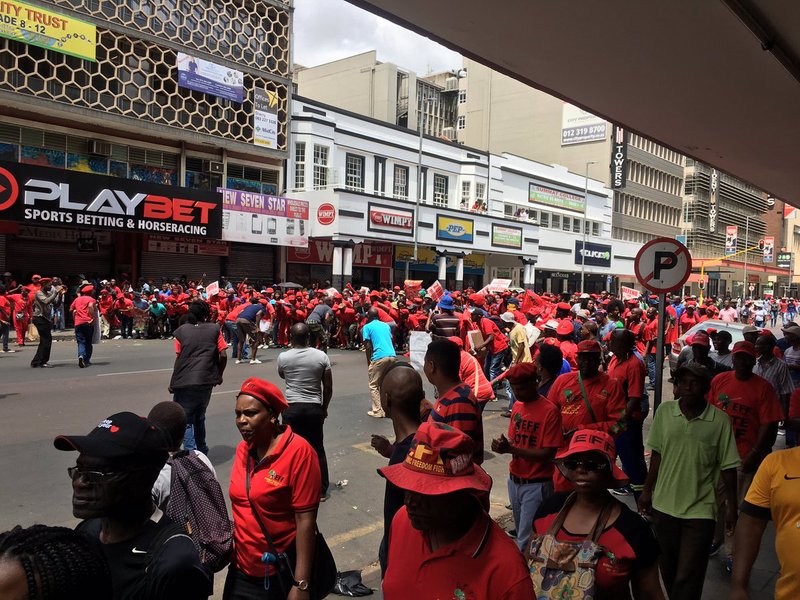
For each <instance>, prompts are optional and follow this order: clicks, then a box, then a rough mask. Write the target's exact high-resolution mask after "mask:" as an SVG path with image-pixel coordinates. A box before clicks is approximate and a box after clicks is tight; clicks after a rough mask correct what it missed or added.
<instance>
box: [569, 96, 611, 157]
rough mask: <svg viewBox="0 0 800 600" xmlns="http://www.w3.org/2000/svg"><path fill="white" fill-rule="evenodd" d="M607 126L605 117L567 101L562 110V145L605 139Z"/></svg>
mask: <svg viewBox="0 0 800 600" xmlns="http://www.w3.org/2000/svg"><path fill="white" fill-rule="evenodd" d="M607 127H608V123H606V121H605V120H604V119H601V118H600V117H598V116H595V115H593V114H592V113H590V112H586V111H585V110H583V109H581V108H578V107H577V106H573V105H572V104H569V103H567V102H565V103H564V107H563V109H562V112H561V145H562V146H571V145H573V144H585V143H587V142H600V141H603V140H605V139H606V129H607Z"/></svg>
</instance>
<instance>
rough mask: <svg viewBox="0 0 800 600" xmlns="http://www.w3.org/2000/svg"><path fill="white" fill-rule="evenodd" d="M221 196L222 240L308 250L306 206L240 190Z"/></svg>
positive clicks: (302, 201) (224, 192)
mask: <svg viewBox="0 0 800 600" xmlns="http://www.w3.org/2000/svg"><path fill="white" fill-rule="evenodd" d="M219 191H220V192H222V209H223V210H222V239H223V240H226V241H229V242H248V243H250V244H269V245H275V246H293V247H298V248H306V247H308V233H309V226H308V202H306V201H305V200H293V199H291V198H282V197H280V196H269V195H266V194H256V193H253V192H243V191H241V190H231V189H227V188H220V190H219Z"/></svg>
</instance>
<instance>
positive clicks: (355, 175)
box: [344, 154, 364, 192]
mask: <svg viewBox="0 0 800 600" xmlns="http://www.w3.org/2000/svg"><path fill="white" fill-rule="evenodd" d="M344 187H346V188H347V189H348V190H355V191H358V192H363V191H364V157H363V156H357V155H355V154H348V155H347V158H346V159H345V176H344Z"/></svg>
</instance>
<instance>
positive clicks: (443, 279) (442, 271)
mask: <svg viewBox="0 0 800 600" xmlns="http://www.w3.org/2000/svg"><path fill="white" fill-rule="evenodd" d="M436 260H437V261H438V262H439V283H441V284H442V287H444V288H446V287H447V285H446V284H447V255H446V254H439V253H437V259H436Z"/></svg>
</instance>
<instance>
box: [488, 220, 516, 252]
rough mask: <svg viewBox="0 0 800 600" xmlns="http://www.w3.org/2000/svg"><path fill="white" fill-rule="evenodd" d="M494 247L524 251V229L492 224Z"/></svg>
mask: <svg viewBox="0 0 800 600" xmlns="http://www.w3.org/2000/svg"><path fill="white" fill-rule="evenodd" d="M492 246H498V247H500V248H513V249H514V250H522V227H511V226H509V225H496V224H494V223H492Z"/></svg>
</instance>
